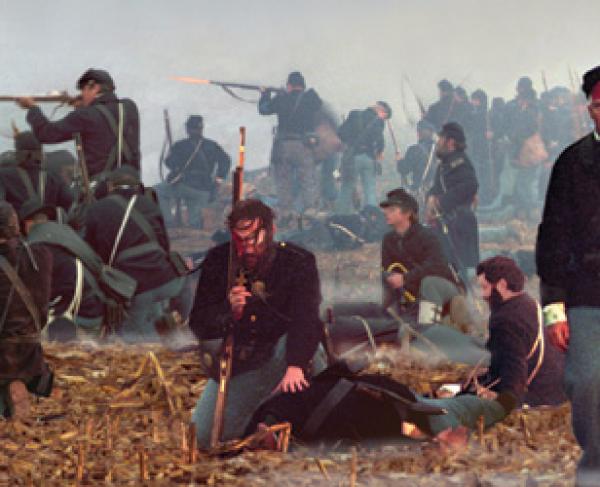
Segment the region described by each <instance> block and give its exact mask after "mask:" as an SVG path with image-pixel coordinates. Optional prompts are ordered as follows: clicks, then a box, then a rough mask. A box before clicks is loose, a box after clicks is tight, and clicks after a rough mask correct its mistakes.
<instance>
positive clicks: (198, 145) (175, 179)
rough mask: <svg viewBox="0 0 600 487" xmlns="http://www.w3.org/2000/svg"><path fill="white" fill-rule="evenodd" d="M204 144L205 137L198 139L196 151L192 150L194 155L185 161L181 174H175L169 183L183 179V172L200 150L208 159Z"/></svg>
mask: <svg viewBox="0 0 600 487" xmlns="http://www.w3.org/2000/svg"><path fill="white" fill-rule="evenodd" d="M203 145H204V138H201V139H200V140H199V141H198V143H197V144H196V147H195V148H194V151H193V152H192V155H191V156H190V157H189V158H188V160H187V161H185V164H184V165H183V167H182V168H181V170H180V171H179V174H177V176H175V177H174V178H173V179H172V180H171V181H169V182H168V183H169V184H176V183H178V182H179V181H180V180H181V178H182V177H183V173H184V172H185V170H186V169H187V168H188V167H189V165H190V164H191V163H192V161H193V160H194V158H195V157H196V154H198V152H201V154H202V155H203V156H204V158H205V159H206V155H205V154H204V151H203V150H202V146H203Z"/></svg>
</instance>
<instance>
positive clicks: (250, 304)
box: [190, 199, 324, 448]
mask: <svg viewBox="0 0 600 487" xmlns="http://www.w3.org/2000/svg"><path fill="white" fill-rule="evenodd" d="M227 224H228V226H229V228H230V230H231V234H232V242H227V243H224V244H221V245H218V246H217V247H214V248H213V249H211V250H210V251H209V253H208V255H207V256H206V258H205V260H204V263H203V265H202V273H201V275H200V281H199V283H198V288H197V291H196V298H195V301H194V306H193V308H192V312H191V315H190V328H191V329H192V331H193V332H194V334H195V335H196V336H197V337H198V339H199V340H200V343H201V349H202V350H203V353H202V361H203V365H204V367H205V368H206V369H208V370H209V374H210V377H211V378H210V379H209V380H208V383H207V384H206V387H205V389H204V391H203V393H202V395H201V396H200V399H199V400H198V403H197V405H196V409H195V412H194V415H193V421H194V422H195V423H196V427H197V434H198V444H199V445H200V446H201V447H202V448H208V447H209V446H210V442H209V438H210V433H211V424H212V422H213V412H214V408H215V402H216V397H217V389H218V382H217V380H216V379H217V374H216V371H215V367H216V366H217V365H218V364H217V362H218V353H219V348H220V346H221V343H222V341H223V338H224V337H225V336H226V334H228V333H229V330H230V329H231V327H232V326H233V334H234V344H235V345H234V350H233V358H232V366H233V373H232V377H231V379H230V380H229V382H228V385H227V390H228V393H227V400H226V403H225V409H224V430H223V434H222V436H221V438H220V440H221V441H227V440H231V439H233V438H236V437H241V435H242V434H243V432H244V430H245V428H246V426H247V424H248V421H249V420H250V418H251V416H252V413H253V412H254V410H255V409H256V407H257V406H258V405H259V404H260V403H261V402H262V401H263V400H264V399H265V398H267V397H268V396H269V395H270V394H271V393H272V392H274V391H284V392H292V393H293V392H296V391H301V390H304V389H306V388H307V387H309V378H310V376H311V373H314V372H319V371H320V370H321V368H322V367H323V365H324V364H323V363H322V359H320V358H319V355H318V354H317V353H316V352H317V350H318V345H319V341H320V340H321V338H322V333H323V328H322V323H321V321H320V319H319V304H320V302H321V291H320V283H319V274H318V270H317V265H316V261H315V257H314V255H313V254H312V253H310V252H308V251H307V250H304V249H302V248H300V247H297V246H296V245H293V244H290V243H286V242H276V241H274V239H273V236H274V233H275V224H274V213H273V210H271V208H269V207H268V206H266V205H265V204H264V203H262V202H261V201H259V200H253V199H248V200H243V201H240V202H238V203H236V204H235V205H234V207H233V210H232V211H231V213H230V214H229V217H228V219H227ZM232 245H233V246H234V247H233V252H232V254H231V264H229V259H230V250H231V249H230V246H232ZM230 265H231V266H232V270H233V271H234V272H233V274H232V275H233V276H236V282H235V284H234V285H233V287H231V290H230V291H229V292H228V282H227V281H228V275H229V271H230V269H229V267H230Z"/></svg>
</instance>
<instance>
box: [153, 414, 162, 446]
mask: <svg viewBox="0 0 600 487" xmlns="http://www.w3.org/2000/svg"><path fill="white" fill-rule="evenodd" d="M159 420H160V411H159V410H158V409H153V410H152V441H153V442H154V443H159V442H160V434H159V431H158V422H159Z"/></svg>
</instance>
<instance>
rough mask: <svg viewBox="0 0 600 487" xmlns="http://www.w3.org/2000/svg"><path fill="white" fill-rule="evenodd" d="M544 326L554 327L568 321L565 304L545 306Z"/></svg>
mask: <svg viewBox="0 0 600 487" xmlns="http://www.w3.org/2000/svg"><path fill="white" fill-rule="evenodd" d="M543 313H544V325H545V326H552V325H554V324H556V323H560V322H566V321H567V312H566V310H565V303H552V304H548V305H546V306H544V309H543Z"/></svg>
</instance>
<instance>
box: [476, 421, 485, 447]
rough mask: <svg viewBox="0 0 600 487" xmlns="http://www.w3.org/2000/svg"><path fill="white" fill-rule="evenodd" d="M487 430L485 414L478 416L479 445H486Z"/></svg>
mask: <svg viewBox="0 0 600 487" xmlns="http://www.w3.org/2000/svg"><path fill="white" fill-rule="evenodd" d="M484 430H485V422H484V419H483V416H479V418H477V435H478V437H479V446H484V439H483V432H484Z"/></svg>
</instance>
